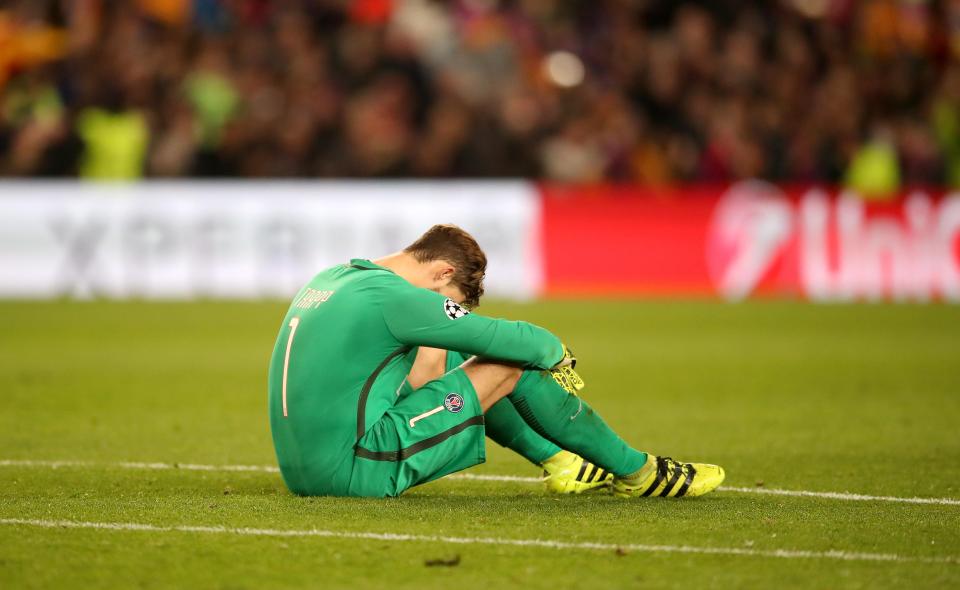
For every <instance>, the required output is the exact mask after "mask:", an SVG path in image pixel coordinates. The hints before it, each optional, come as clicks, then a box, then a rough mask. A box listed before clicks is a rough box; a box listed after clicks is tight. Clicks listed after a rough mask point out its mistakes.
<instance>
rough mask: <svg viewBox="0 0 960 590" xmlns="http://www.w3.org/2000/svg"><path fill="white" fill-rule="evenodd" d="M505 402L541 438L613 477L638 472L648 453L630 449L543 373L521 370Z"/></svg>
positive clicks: (588, 407) (587, 409)
mask: <svg viewBox="0 0 960 590" xmlns="http://www.w3.org/2000/svg"><path fill="white" fill-rule="evenodd" d="M507 399H509V400H510V402H511V403H512V404H513V406H514V407H515V408H516V409H517V412H519V414H520V416H521V417H522V418H523V420H524V421H525V422H526V423H527V424H529V425H530V426H531V427H532V428H533V429H534V430H535V431H537V433H538V434H540V436H542V437H543V438H545V439H547V440H549V441H551V442H553V443H554V444H556V445H557V446H558V447H560V448H564V449H566V450H568V451H571V452H574V453H577V454H578V455H580V456H581V457H583V458H585V459H587V460H588V461H591V462H593V463H595V464H597V465H599V466H600V467H603V468H604V469H606V470H608V471H612V472H613V473H614V474H616V475H627V474H630V473H635V472H637V471H638V470H639V469H640V468H642V467H643V465H644V463H646V461H647V454H646V453H644V452H642V451H638V450H636V449H633V448H631V447H630V445H628V444H627V443H626V442H624V440H623V439H622V438H620V437H619V436H617V433H615V432H614V431H613V430H611V429H610V427H609V426H607V424H606V422H604V421H603V419H602V418H601V417H600V416H599V415H598V414H597V413H596V412H595V411H593V408H591V407H590V405H589V404H587V402H585V401H583V399H582V398H580V397H577V396H575V395H572V394H570V393H568V392H567V391H566V390H565V389H563V388H562V387H560V386H559V385H557V383H556V381H554V380H553V378H552V377H550V375H549V374H548V373H547V372H546V371H532V370H528V371H524V373H523V376H521V377H520V381H519V382H518V383H517V387H516V389H514V391H513V393H511V394H510V395H508V396H507Z"/></svg>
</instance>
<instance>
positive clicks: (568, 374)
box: [550, 345, 585, 395]
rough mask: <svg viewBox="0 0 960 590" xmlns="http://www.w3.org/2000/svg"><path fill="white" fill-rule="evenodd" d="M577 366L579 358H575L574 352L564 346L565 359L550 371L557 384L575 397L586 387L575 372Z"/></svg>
mask: <svg viewBox="0 0 960 590" xmlns="http://www.w3.org/2000/svg"><path fill="white" fill-rule="evenodd" d="M576 366H577V357H575V356H573V351H571V350H570V349H569V348H567V346H566V345H564V346H563V358H562V359H560V362H559V363H557V364H556V365H554V366H553V368H552V369H550V376H551V377H553V380H554V381H556V382H557V385H559V386H560V387H562V388H564V389H565V390H567V393H572V394H573V395H577V392H578V391H580V390H581V389H583V388H584V385H585V384H584V382H583V379H582V378H581V377H580V375H579V374H578V373H577V372H576V371H574V370H573V369H574V367H576Z"/></svg>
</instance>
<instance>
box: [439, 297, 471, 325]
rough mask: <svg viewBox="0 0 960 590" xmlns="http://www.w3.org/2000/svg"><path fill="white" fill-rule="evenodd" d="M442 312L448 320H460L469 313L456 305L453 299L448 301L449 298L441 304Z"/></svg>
mask: <svg viewBox="0 0 960 590" xmlns="http://www.w3.org/2000/svg"><path fill="white" fill-rule="evenodd" d="M443 311H444V313H446V314H447V317H448V318H450V319H451V320H456V319H459V318H462V317H463V316H465V315H467V314H468V313H470V312H469V311H467V310H466V309H464V308H463V307H461V306H460V304H459V303H457V302H456V301H454V300H453V299H450V298H449V297H448V298H447V299H446V301H444V302H443Z"/></svg>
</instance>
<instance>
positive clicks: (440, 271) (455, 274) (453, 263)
mask: <svg viewBox="0 0 960 590" xmlns="http://www.w3.org/2000/svg"><path fill="white" fill-rule="evenodd" d="M403 251H404V252H405V253H407V254H409V255H411V256H413V257H414V258H415V259H416V260H417V262H419V263H420V264H426V265H429V274H428V277H429V278H428V280H429V281H430V284H429V285H420V286H423V287H426V288H428V289H431V290H433V291H437V292H438V293H440V294H441V295H444V296H446V297H449V298H451V299H453V300H454V301H456V302H457V303H460V304H462V305H465V306H466V307H476V306H477V305H478V304H479V303H480V297H481V296H483V276H484V274H485V273H486V270H487V256H486V254H484V253H483V250H481V249H480V245H479V244H477V241H476V240H475V239H473V236H471V235H470V234H468V233H467V232H465V231H464V230H462V229H460V228H459V227H457V226H455V225H447V224H444V225H435V226H433V227H431V228H430V229H428V230H427V231H426V233H424V234H423V235H422V236H420V237H419V238H417V241H415V242H414V243H412V244H410V245H409V246H407V247H406V248H404V249H403Z"/></svg>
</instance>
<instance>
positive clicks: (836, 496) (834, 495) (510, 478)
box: [0, 459, 960, 506]
mask: <svg viewBox="0 0 960 590" xmlns="http://www.w3.org/2000/svg"><path fill="white" fill-rule="evenodd" d="M0 467H49V468H52V469H58V468H61V467H100V468H104V467H114V468H118V469H147V470H150V469H155V470H172V469H182V470H184V471H234V472H259V473H278V472H279V469H277V468H276V467H274V466H271V465H202V464H196V463H149V462H136V461H121V462H116V463H96V462H92V461H72V460H62V461H43V460H30V459H3V460H0ZM445 479H462V480H473V481H502V482H517V483H539V482H540V481H542V480H541V479H540V478H539V477H523V476H519V475H487V474H473V473H457V474H454V475H448V476H447V477H446V478H445ZM719 491H722V492H733V493H738V494H761V495H774V496H792V497H800V498H821V499H826V500H843V501H850V502H894V503H901V504H931V505H941V506H960V499H956V498H918V497H904V496H873V495H869V494H858V493H853V492H817V491H811V490H783V489H779V488H743V487H727V486H724V487H721V488H719Z"/></svg>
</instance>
